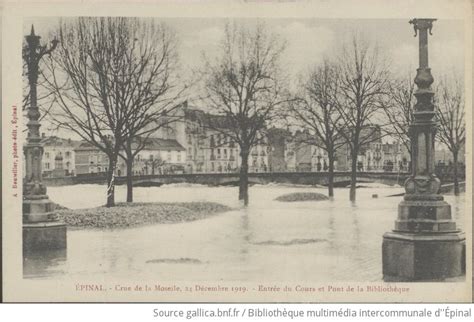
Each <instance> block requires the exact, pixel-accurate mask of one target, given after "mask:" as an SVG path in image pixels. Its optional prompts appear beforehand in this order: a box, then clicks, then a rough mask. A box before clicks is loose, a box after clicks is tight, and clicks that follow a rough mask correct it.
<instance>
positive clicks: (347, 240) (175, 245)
mask: <svg viewBox="0 0 474 322" xmlns="http://www.w3.org/2000/svg"><path fill="white" fill-rule="evenodd" d="M103 189H104V187H103V186H98V185H84V186H82V187H81V186H71V187H51V188H50V189H49V195H50V198H51V199H52V200H53V201H59V202H60V203H62V204H63V205H64V206H66V207H70V208H79V207H85V206H87V207H93V206H97V205H100V204H101V203H102V201H103V200H102V196H103V194H101V193H100V192H101V191H102V190H103ZM293 192H320V193H324V194H326V193H327V191H326V189H324V188H312V187H295V186H271V185H269V186H253V187H251V189H250V194H251V196H252V199H251V203H250V205H249V207H247V208H245V207H241V206H240V204H239V202H238V200H237V198H236V196H237V193H238V188H236V187H203V186H198V187H196V186H192V185H190V186H178V185H177V186H167V187H165V186H163V187H148V188H136V189H135V199H136V201H137V202H150V201H165V202H174V201H183V196H186V201H201V200H207V201H214V202H220V203H223V204H226V205H228V206H230V207H232V208H233V209H234V210H232V211H229V212H227V213H224V214H221V215H219V216H214V217H210V218H207V219H204V220H199V221H195V222H187V223H180V224H170V225H153V226H146V227H138V228H130V229H117V230H69V231H68V259H67V261H66V259H65V256H64V257H61V256H57V255H56V256H53V255H52V254H51V253H50V254H47V255H42V256H36V257H34V258H30V257H28V258H25V262H24V276H25V277H35V278H61V277H64V276H67V278H71V277H74V278H76V279H78V280H81V279H83V280H87V279H97V278H101V277H103V276H105V275H106V276H108V277H111V278H123V279H129V278H130V276H133V277H134V278H140V279H144V280H157V279H159V280H160V281H180V280H190V279H192V280H194V281H209V280H225V281H232V280H243V281H260V282H262V281H291V280H293V281H296V280H297V281H301V280H305V281H377V280H381V279H382V272H381V269H382V263H381V253H382V252H381V245H382V236H383V234H384V233H385V232H387V231H390V230H391V229H393V223H394V221H395V219H396V217H397V207H398V203H399V202H400V201H401V198H389V197H387V196H390V195H393V194H396V193H400V192H403V188H392V187H391V188H389V187H373V188H364V189H358V191H357V201H356V202H355V203H351V202H349V201H348V200H347V199H348V190H347V189H343V188H339V189H336V190H335V197H334V199H333V200H324V201H318V202H292V203H285V202H278V201H275V198H276V197H278V196H280V195H283V194H287V193H293ZM373 193H377V194H378V195H379V198H377V199H372V197H371V196H372V194H373ZM77 195H84V196H87V197H90V198H81V200H80V202H78V200H77V199H76V198H74V196H77ZM65 196H66V197H65ZM97 196H100V198H99V197H97ZM125 197H126V189H125V187H122V186H120V187H117V196H116V199H117V201H118V202H120V201H122V200H125ZM55 198H56V200H55ZM65 198H70V199H65ZM84 200H88V202H89V204H88V205H84ZM446 200H447V201H448V202H449V203H450V204H451V205H452V207H453V208H452V212H453V216H454V218H456V220H457V221H458V223H461V222H462V220H463V218H464V217H463V211H464V196H460V197H454V196H446ZM459 226H460V227H461V226H462V225H461V224H460V225H459ZM196 263H199V264H196Z"/></svg>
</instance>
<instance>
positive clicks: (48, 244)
mask: <svg viewBox="0 0 474 322" xmlns="http://www.w3.org/2000/svg"><path fill="white" fill-rule="evenodd" d="M66 247H67V228H66V224H64V223H62V222H58V221H51V222H37V223H23V253H24V254H28V253H31V252H35V251H47V250H60V249H66Z"/></svg>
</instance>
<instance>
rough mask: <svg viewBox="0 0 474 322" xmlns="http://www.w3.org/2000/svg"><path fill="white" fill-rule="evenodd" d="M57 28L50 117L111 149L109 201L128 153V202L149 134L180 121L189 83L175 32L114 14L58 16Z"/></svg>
mask: <svg viewBox="0 0 474 322" xmlns="http://www.w3.org/2000/svg"><path fill="white" fill-rule="evenodd" d="M57 34H58V37H59V39H58V40H59V46H58V48H57V50H56V51H55V52H53V54H52V55H51V56H50V58H49V59H48V60H47V61H46V63H45V64H44V66H43V74H44V80H45V82H44V89H45V90H46V91H48V92H50V93H52V94H53V95H54V108H52V109H51V110H50V111H49V113H48V117H49V120H50V122H52V123H53V124H54V125H55V126H56V127H57V128H58V129H63V130H67V131H71V132H73V133H75V134H76V135H77V136H79V137H80V138H82V139H83V140H84V141H86V142H88V143H89V144H91V145H93V146H94V147H96V148H98V149H99V150H100V151H102V152H103V153H104V154H105V155H107V158H108V160H109V164H108V167H107V171H106V172H107V203H106V205H107V206H108V207H111V206H114V204H115V194H114V190H115V183H114V179H115V177H114V173H115V169H116V165H117V160H118V158H119V157H121V158H123V159H124V160H125V162H126V165H127V201H128V202H131V201H133V192H132V191H133V190H132V189H133V185H132V177H131V176H132V167H133V161H134V159H135V157H136V155H137V154H138V153H139V152H140V151H141V150H142V149H143V148H144V147H145V145H146V144H147V142H148V139H149V137H150V135H151V134H153V133H154V132H156V131H157V130H158V129H159V128H161V127H164V126H167V125H168V124H169V123H170V122H173V121H174V120H175V118H176V116H175V114H176V113H174V111H176V109H177V106H178V105H179V103H178V98H179V96H180V93H181V92H182V91H183V89H184V88H183V86H182V85H180V84H179V82H178V77H177V63H178V61H177V51H176V39H175V35H174V33H173V32H172V31H171V30H170V29H169V28H168V27H166V26H165V25H162V24H156V23H153V22H152V21H142V20H139V19H136V18H110V17H109V18H78V19H75V20H73V21H68V22H61V23H60V25H59V27H58V32H57Z"/></svg>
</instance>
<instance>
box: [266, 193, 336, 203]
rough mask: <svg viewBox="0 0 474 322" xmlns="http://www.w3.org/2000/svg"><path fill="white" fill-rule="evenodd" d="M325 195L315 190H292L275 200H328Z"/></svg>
mask: <svg viewBox="0 0 474 322" xmlns="http://www.w3.org/2000/svg"><path fill="white" fill-rule="evenodd" d="M328 199H329V198H328V197H327V196H326V195H323V194H321V193H317V192H294V193H288V194H285V195H282V196H279V197H277V198H276V199H275V200H277V201H284V202H294V201H320V200H328Z"/></svg>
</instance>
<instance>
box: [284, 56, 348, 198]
mask: <svg viewBox="0 0 474 322" xmlns="http://www.w3.org/2000/svg"><path fill="white" fill-rule="evenodd" d="M299 87H300V88H301V92H300V93H299V94H297V99H296V100H295V101H294V102H292V104H290V112H291V116H292V117H291V119H294V120H295V123H296V125H297V126H299V127H301V128H303V129H304V130H306V131H307V132H308V133H309V134H310V135H309V136H306V135H304V136H301V137H302V138H303V139H305V142H304V143H306V144H310V145H314V146H317V147H320V148H322V149H323V150H325V151H326V152H327V154H328V161H329V162H328V163H329V164H328V175H329V178H328V179H329V183H328V195H329V196H330V197H332V196H334V160H335V157H336V151H337V149H338V148H340V147H341V146H342V145H343V143H344V140H343V139H342V136H341V134H340V133H339V132H340V131H339V128H338V124H340V123H341V118H342V116H341V114H340V113H339V111H338V109H337V106H336V104H335V97H336V96H337V94H338V91H339V86H338V81H337V71H336V67H335V66H334V64H333V63H331V62H330V61H329V60H325V61H324V62H323V64H322V65H321V66H319V67H317V68H315V69H314V70H312V71H311V73H310V75H309V77H307V79H305V80H304V81H303V84H301V85H300V86H299Z"/></svg>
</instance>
